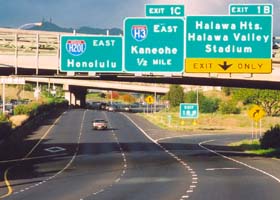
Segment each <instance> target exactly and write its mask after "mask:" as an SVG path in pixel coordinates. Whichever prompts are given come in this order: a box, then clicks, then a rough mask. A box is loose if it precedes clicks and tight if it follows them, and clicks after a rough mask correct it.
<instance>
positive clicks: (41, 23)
mask: <svg viewBox="0 0 280 200" xmlns="http://www.w3.org/2000/svg"><path fill="white" fill-rule="evenodd" d="M42 25H43V22H33V23H27V24H22V25H20V26H19V27H17V29H18V30H21V29H24V28H26V27H29V26H42ZM37 46H38V44H37ZM14 67H15V75H17V67H18V33H17V32H16V33H15V66H14Z"/></svg>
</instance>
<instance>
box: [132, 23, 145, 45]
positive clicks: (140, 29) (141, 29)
mask: <svg viewBox="0 0 280 200" xmlns="http://www.w3.org/2000/svg"><path fill="white" fill-rule="evenodd" d="M131 35H132V37H133V38H134V39H135V40H136V41H137V42H141V41H143V40H145V39H146V38H147V35H148V28H147V26H146V25H134V26H132V27H131Z"/></svg>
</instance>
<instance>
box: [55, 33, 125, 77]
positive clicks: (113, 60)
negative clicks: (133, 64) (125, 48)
mask: <svg viewBox="0 0 280 200" xmlns="http://www.w3.org/2000/svg"><path fill="white" fill-rule="evenodd" d="M60 51H61V54H60V55H61V58H60V69H61V71H65V72H122V71H123V70H122V64H123V63H122V62H123V61H122V37H119V36H62V37H61V42H60Z"/></svg>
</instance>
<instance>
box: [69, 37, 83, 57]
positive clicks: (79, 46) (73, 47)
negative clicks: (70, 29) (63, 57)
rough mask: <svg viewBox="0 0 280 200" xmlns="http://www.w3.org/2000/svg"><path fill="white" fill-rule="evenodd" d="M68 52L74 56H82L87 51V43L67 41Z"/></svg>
mask: <svg viewBox="0 0 280 200" xmlns="http://www.w3.org/2000/svg"><path fill="white" fill-rule="evenodd" d="M66 50H67V52H68V53H70V54H71V55H72V56H80V55H82V54H83V53H84V52H85V51H86V42H85V41H84V40H67V42H66Z"/></svg>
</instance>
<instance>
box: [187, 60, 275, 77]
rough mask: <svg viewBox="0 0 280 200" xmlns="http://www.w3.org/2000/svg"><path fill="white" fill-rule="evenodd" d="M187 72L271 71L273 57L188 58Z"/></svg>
mask: <svg viewBox="0 0 280 200" xmlns="http://www.w3.org/2000/svg"><path fill="white" fill-rule="evenodd" d="M185 64H186V69H185V72H186V73H250V74H251V73H253V74H260V73H271V71H272V60H271V59H251V58H250V59H244V58H242V59H241V58H240V59H239V58H187V59H186V60H185Z"/></svg>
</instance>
